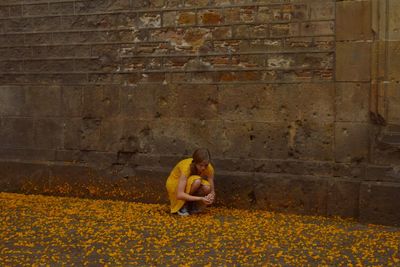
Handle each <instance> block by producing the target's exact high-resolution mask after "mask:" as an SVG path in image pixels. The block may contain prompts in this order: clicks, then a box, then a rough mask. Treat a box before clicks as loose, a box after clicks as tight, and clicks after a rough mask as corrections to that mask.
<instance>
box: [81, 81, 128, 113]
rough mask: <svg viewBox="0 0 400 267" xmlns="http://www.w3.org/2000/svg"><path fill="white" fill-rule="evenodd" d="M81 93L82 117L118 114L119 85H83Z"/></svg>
mask: <svg viewBox="0 0 400 267" xmlns="http://www.w3.org/2000/svg"><path fill="white" fill-rule="evenodd" d="M82 94H83V97H82V103H83V111H82V115H83V116H84V117H95V118H101V117H104V116H109V115H116V114H119V101H120V97H119V87H115V86H109V87H103V86H90V87H84V88H83V92H82Z"/></svg>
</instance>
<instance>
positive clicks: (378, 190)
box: [359, 182, 400, 226]
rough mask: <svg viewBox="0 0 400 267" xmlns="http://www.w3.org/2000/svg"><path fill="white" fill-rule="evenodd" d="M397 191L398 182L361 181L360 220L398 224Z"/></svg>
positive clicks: (399, 209)
mask: <svg viewBox="0 0 400 267" xmlns="http://www.w3.org/2000/svg"><path fill="white" fill-rule="evenodd" d="M399 192H400V184H399V183H389V182H364V183H362V184H361V188H360V217H359V218H360V221H361V222H369V223H377V224H386V225H393V226H400V194H399Z"/></svg>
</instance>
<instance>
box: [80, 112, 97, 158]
mask: <svg viewBox="0 0 400 267" xmlns="http://www.w3.org/2000/svg"><path fill="white" fill-rule="evenodd" d="M101 124H102V119H99V118H90V117H87V118H83V119H82V124H81V139H80V149H81V150H99V148H100V144H99V143H100V130H101Z"/></svg>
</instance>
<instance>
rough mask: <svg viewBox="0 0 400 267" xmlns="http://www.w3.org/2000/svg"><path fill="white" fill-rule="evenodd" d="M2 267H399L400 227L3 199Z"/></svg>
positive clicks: (26, 198)
mask: <svg viewBox="0 0 400 267" xmlns="http://www.w3.org/2000/svg"><path fill="white" fill-rule="evenodd" d="M0 218H1V220H0V265H1V266H34V265H51V266H54V265H66V266H71V265H91V266H104V265H109V266H121V265H122V266H128V265H129V266H205V265H207V266H280V265H283V266H307V265H308V266H310V265H311V266H315V265H328V266H352V265H354V266H357V265H358V266H367V265H368V266H371V265H372V266H400V259H399V243H400V229H399V228H393V227H384V226H377V225H362V224H359V223H356V222H354V221H350V220H343V219H336V218H322V217H316V216H300V215H285V214H279V213H271V212H266V211H248V210H233V209H224V208H209V209H208V210H207V211H206V212H204V213H202V214H198V215H191V216H188V217H179V216H178V215H171V214H169V213H168V207H167V205H154V204H141V203H130V202H118V201H104V200H89V199H77V198H62V197H48V196H33V195H28V196H27V195H19V194H9V193H0Z"/></svg>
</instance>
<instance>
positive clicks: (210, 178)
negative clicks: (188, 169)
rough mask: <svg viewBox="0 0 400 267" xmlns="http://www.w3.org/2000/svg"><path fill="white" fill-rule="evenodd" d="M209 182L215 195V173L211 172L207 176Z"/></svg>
mask: <svg viewBox="0 0 400 267" xmlns="http://www.w3.org/2000/svg"><path fill="white" fill-rule="evenodd" d="M207 178H208V179H207V180H208V182H209V183H210V189H211V193H212V194H214V195H215V187H214V174H211V175H210V176H208V177H207Z"/></svg>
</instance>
